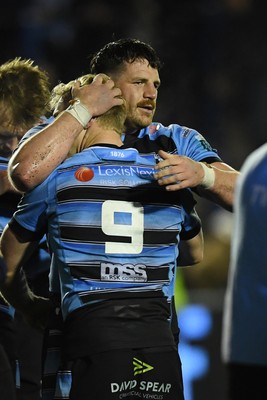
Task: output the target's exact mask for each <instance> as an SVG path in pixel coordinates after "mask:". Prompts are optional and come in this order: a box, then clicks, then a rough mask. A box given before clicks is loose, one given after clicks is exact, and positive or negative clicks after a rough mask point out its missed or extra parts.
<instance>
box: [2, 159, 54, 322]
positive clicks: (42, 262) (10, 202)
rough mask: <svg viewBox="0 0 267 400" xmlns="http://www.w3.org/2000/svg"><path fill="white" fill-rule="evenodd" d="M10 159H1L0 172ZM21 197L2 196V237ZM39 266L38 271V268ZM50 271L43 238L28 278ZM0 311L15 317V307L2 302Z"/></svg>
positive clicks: (30, 265) (17, 195)
mask: <svg viewBox="0 0 267 400" xmlns="http://www.w3.org/2000/svg"><path fill="white" fill-rule="evenodd" d="M8 162H9V159H8V158H5V157H0V171H7V167H8ZM20 198H21V195H20V194H19V193H16V192H12V191H8V192H6V193H4V194H3V195H0V235H1V234H2V232H3V229H4V228H5V226H6V225H7V223H8V222H9V221H10V219H11V218H12V215H13V213H14V212H15V211H16V209H17V204H18V202H19V201H20ZM37 265H38V269H37V268H36V266H37ZM49 269H50V255H49V253H48V251H47V245H46V238H45V237H43V238H42V241H41V243H40V246H39V249H38V251H36V252H35V253H34V254H33V255H32V257H31V258H30V259H29V261H28V262H27V263H26V264H25V271H26V273H27V277H28V278H30V279H31V280H34V279H35V278H36V276H37V275H38V274H40V273H43V272H45V271H47V272H48V271H49ZM0 311H3V312H5V313H7V314H10V315H11V316H12V317H13V316H14V313H15V310H14V308H13V307H11V306H9V305H7V304H6V303H5V302H3V301H0Z"/></svg>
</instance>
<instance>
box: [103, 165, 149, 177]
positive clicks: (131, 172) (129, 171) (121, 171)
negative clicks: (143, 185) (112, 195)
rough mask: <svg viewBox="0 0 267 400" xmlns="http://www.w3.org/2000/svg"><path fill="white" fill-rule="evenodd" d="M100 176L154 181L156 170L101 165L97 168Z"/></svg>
mask: <svg viewBox="0 0 267 400" xmlns="http://www.w3.org/2000/svg"><path fill="white" fill-rule="evenodd" d="M97 169H98V174H99V176H105V177H107V176H108V177H114V176H128V177H129V176H139V177H141V178H145V179H146V178H147V179H150V180H151V179H154V173H155V170H154V168H152V167H135V166H130V167H125V166H107V165H99V166H98V167H97Z"/></svg>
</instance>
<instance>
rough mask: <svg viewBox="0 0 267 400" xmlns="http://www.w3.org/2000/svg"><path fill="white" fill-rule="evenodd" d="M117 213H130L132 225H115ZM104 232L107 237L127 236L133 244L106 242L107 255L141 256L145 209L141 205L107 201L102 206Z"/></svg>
mask: <svg viewBox="0 0 267 400" xmlns="http://www.w3.org/2000/svg"><path fill="white" fill-rule="evenodd" d="M115 213H129V214H130V217H131V224H130V225H128V224H127V225H126V224H117V223H115ZM102 230H103V232H104V233H105V234H106V235H113V236H127V237H130V238H131V243H123V242H106V243H105V252H106V253H112V254H114V253H117V254H139V253H141V251H142V250H143V233H144V208H143V207H142V205H141V204H140V203H131V202H127V201H116V200H107V201H105V202H104V203H103V205H102Z"/></svg>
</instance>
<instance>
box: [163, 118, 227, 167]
mask: <svg viewBox="0 0 267 400" xmlns="http://www.w3.org/2000/svg"><path fill="white" fill-rule="evenodd" d="M169 129H171V131H172V139H173V140H174V142H175V144H176V146H177V153H178V154H179V155H184V156H187V157H190V158H192V159H193V160H195V161H203V160H205V161H207V160H208V162H210V163H211V162H215V161H222V160H221V158H220V157H219V155H218V152H217V150H216V149H214V148H213V147H212V146H211V145H210V143H209V142H208V141H207V140H206V139H205V138H204V136H203V135H201V134H200V133H199V132H198V131H196V130H195V129H191V128H187V127H184V126H180V125H177V124H173V125H170V126H169Z"/></svg>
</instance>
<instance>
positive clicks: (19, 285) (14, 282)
mask: <svg viewBox="0 0 267 400" xmlns="http://www.w3.org/2000/svg"><path fill="white" fill-rule="evenodd" d="M0 290H1V293H2V295H3V297H4V298H5V300H6V301H7V302H8V303H9V304H11V305H12V306H13V307H14V308H15V309H17V310H19V311H21V312H25V311H26V310H27V309H28V307H29V306H30V304H31V303H32V301H33V297H34V294H33V293H32V292H31V290H30V288H29V286H28V283H27V281H26V277H25V274H24V272H23V270H22V269H19V270H17V272H16V273H15V275H14V276H12V277H10V275H9V274H8V273H7V276H6V279H5V281H4V283H3V284H2V285H1V286H0Z"/></svg>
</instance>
